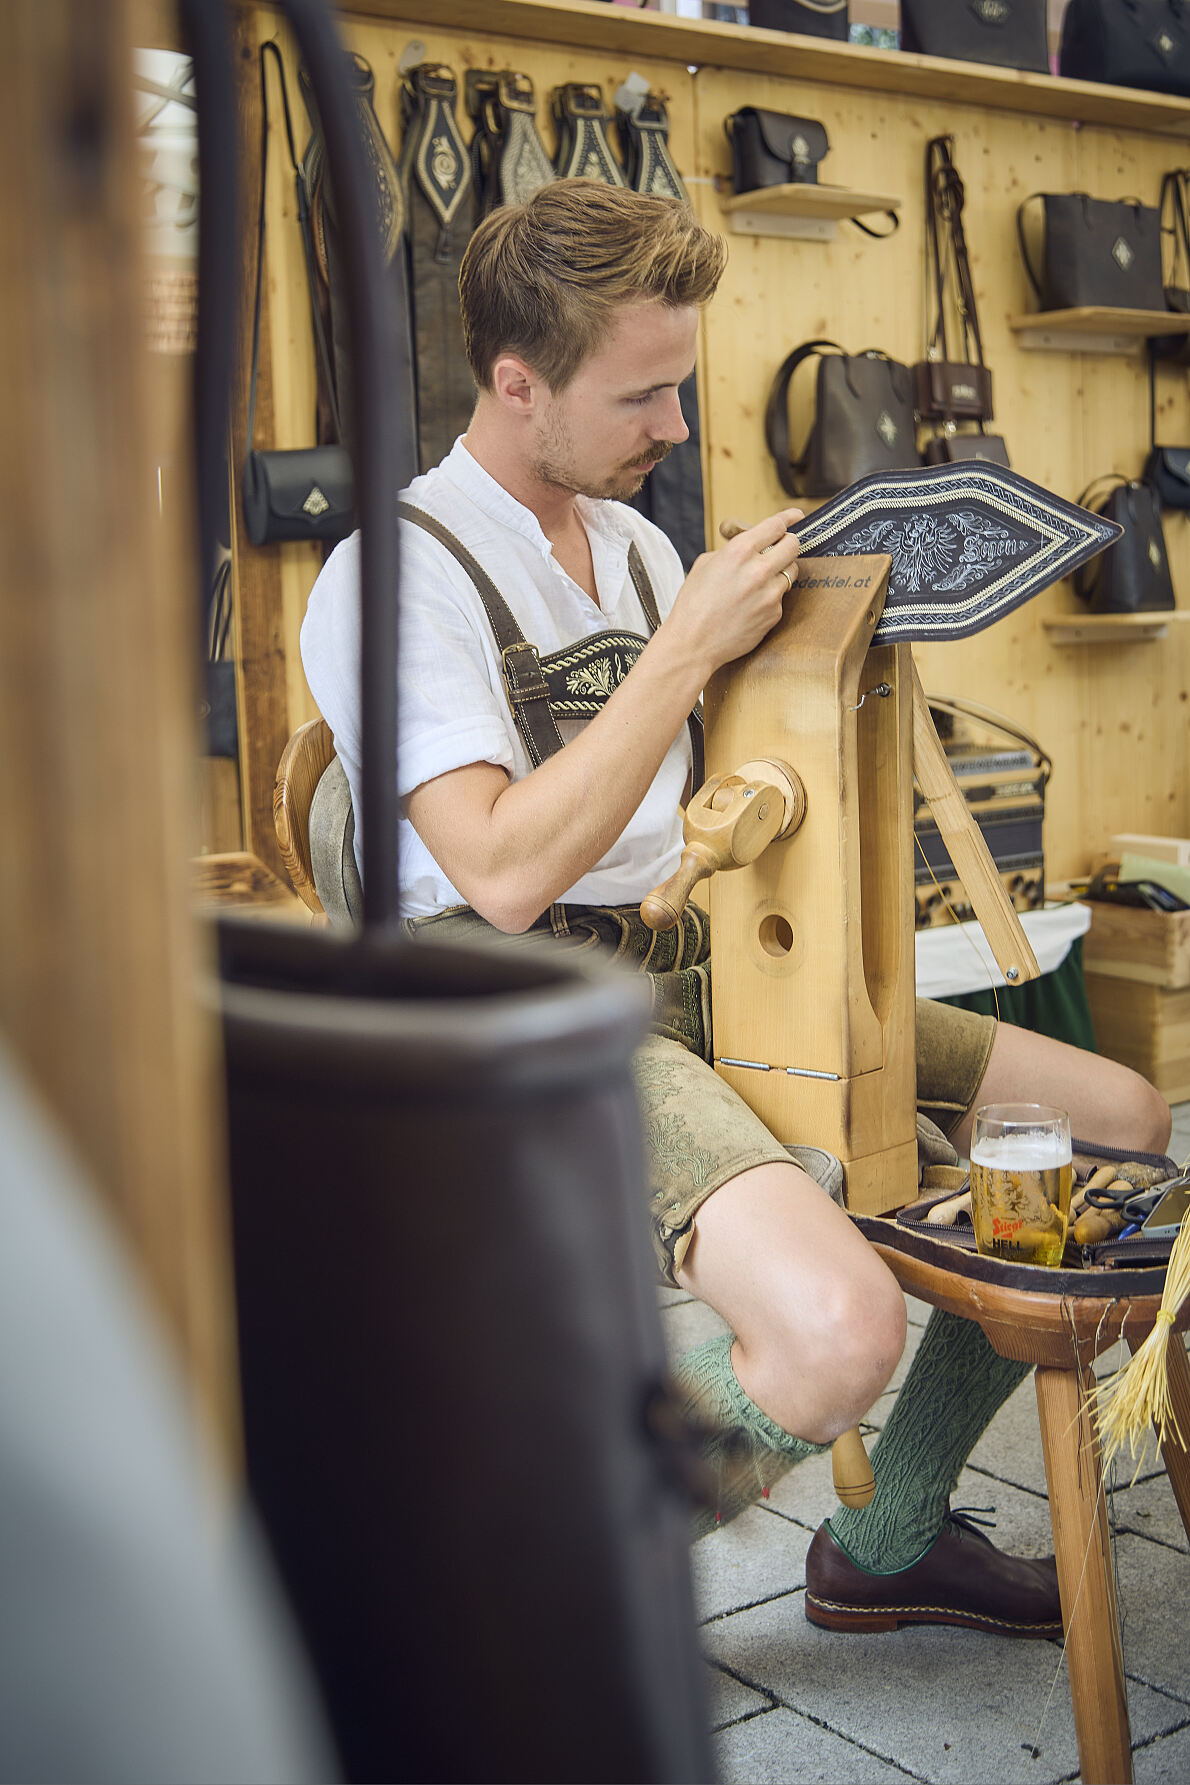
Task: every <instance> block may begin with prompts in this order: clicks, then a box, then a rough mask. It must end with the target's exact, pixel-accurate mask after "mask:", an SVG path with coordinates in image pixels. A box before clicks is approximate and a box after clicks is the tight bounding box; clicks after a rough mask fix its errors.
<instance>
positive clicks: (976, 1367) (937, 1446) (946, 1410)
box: [830, 1308, 1033, 1574]
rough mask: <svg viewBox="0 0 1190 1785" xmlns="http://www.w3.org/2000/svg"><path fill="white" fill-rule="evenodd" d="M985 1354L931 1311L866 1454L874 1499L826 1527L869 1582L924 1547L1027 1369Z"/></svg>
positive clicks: (958, 1318)
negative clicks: (995, 1416)
mask: <svg viewBox="0 0 1190 1785" xmlns="http://www.w3.org/2000/svg"><path fill="white" fill-rule="evenodd" d="M1032 1367H1033V1366H1032V1365H1031V1364H1022V1363H1017V1362H1015V1361H1014V1360H1013V1359H1011V1358H1007V1357H1001V1356H1000V1355H999V1353H998V1352H996V1351H993V1349H992V1347H991V1345H990V1344H989V1343H988V1340H987V1339H986V1338H985V1336H984V1332H983V1328H982V1327H980V1326H978V1325H977V1324H976V1322H975V1321H974V1320H965V1319H964V1318H963V1317H962V1315H960V1314H945V1313H943V1312H942V1311H941V1309H938V1308H935V1309H934V1312H933V1313H932V1314H931V1315H930V1319H929V1324H928V1325H927V1327H926V1330H925V1332H924V1333H923V1335H922V1340H921V1344H920V1345H919V1346H918V1348H917V1354H916V1356H915V1357H914V1359H913V1362H912V1363H911V1364H910V1366H909V1373H908V1375H907V1376H906V1377H905V1382H904V1386H903V1387H902V1389H901V1392H900V1393H899V1394H898V1396H897V1398H896V1402H895V1403H894V1406H893V1410H892V1412H891V1413H890V1414H889V1417H888V1424H887V1425H886V1426H885V1428H884V1430H883V1431H882V1432H881V1434H880V1437H879V1438H878V1439H877V1441H876V1445H875V1448H874V1449H873V1451H872V1474H873V1475H874V1477H875V1479H876V1492H875V1495H874V1496H873V1498H872V1500H871V1501H870V1502H869V1504H868V1505H867V1506H865V1507H862V1508H859V1509H856V1508H854V1507H845V1506H841V1507H840V1508H839V1509H838V1511H837V1512H834V1513H832V1514H831V1518H830V1528H831V1530H832V1531H833V1533H834V1535H835V1537H836V1538H837V1539H838V1541H839V1543H841V1544H842V1546H843V1548H844V1549H845V1550H846V1551H847V1553H848V1555H849V1556H850V1557H851V1559H852V1561H854V1562H856V1563H858V1565H859V1566H860V1567H861V1568H865V1569H867V1570H868V1572H869V1573H870V1574H897V1573H899V1572H900V1570H901V1569H902V1568H911V1567H912V1566H913V1564H914V1562H917V1561H920V1559H921V1557H922V1556H923V1555H924V1554H925V1552H926V1551H927V1550H928V1549H929V1547H930V1545H931V1544H932V1543H933V1541H934V1539H935V1538H936V1537H937V1535H938V1533H939V1531H940V1530H941V1529H942V1522H943V1520H944V1519H945V1517H946V1512H947V1508H948V1506H949V1504H950V1496H951V1494H952V1493H953V1492H954V1490H955V1487H956V1486H957V1484H958V1479H959V1475H960V1474H961V1472H962V1469H963V1465H964V1464H965V1463H966V1461H967V1458H968V1457H969V1456H970V1454H971V1452H972V1450H973V1449H974V1447H975V1445H976V1443H977V1442H978V1441H979V1439H980V1437H981V1436H982V1435H983V1433H984V1432H985V1431H986V1429H987V1427H988V1425H989V1424H990V1422H991V1419H992V1416H993V1414H995V1413H997V1412H998V1411H999V1409H1000V1408H1001V1407H1002V1406H1003V1405H1004V1402H1005V1401H1006V1400H1007V1399H1008V1397H1009V1395H1010V1394H1011V1393H1012V1391H1013V1390H1014V1389H1015V1388H1017V1387H1018V1386H1019V1385H1020V1384H1021V1383H1022V1382H1023V1381H1024V1379H1025V1377H1026V1376H1027V1375H1028V1374H1029V1371H1030V1370H1031V1369H1032Z"/></svg>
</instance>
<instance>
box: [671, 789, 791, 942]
mask: <svg viewBox="0 0 1190 1785" xmlns="http://www.w3.org/2000/svg"><path fill="white" fill-rule="evenodd" d="M805 811H806V794H805V789H804V788H803V786H802V784H801V782H800V780H799V779H798V777H797V776H796V775H795V774H794V772H793V770H792V769H791V768H790V767H789V765H788V763H784V762H765V761H757V762H746V763H744V764H743V766H742V767H741V768H739V769H737V770H736V772H735V774H734V775H712V776H711V778H710V779H709V780H708V781H704V782H703V784H702V786H701V787H700V788H699V790H698V792H697V793H696V794H695V795H694V796H693V797H692V799H691V800H690V801H689V802H688V804H687V806H686V813H685V817H684V818H683V821H682V835H683V837H684V838H685V842H686V847H685V848H684V849H683V851H682V859H681V861H680V862H679V864H678V867H677V869H676V871H675V872H674V873H673V874H671V875H670V877H669V879H668V880H667V881H665V883H664V884H663V885H662V886H655V887H654V888H653V890H652V892H651V893H648V894H647V895H646V896H645V898H643V899H642V900H641V907H640V914H641V917H642V918H643V919H644V921H645V923H647V924H648V926H649V928H650V929H651V930H672V929H673V927H674V925H675V924H676V923H677V921H678V919H679V918H680V917H681V915H682V911H683V910H684V908H685V905H686V901H687V899H688V898H689V897H690V894H691V893H692V892H693V891H694V888H695V887H696V886H697V885H698V882H699V881H700V880H705V879H707V877H708V876H709V875H711V874H714V873H716V872H717V871H718V870H719V869H721V868H742V867H744V866H746V864H747V863H748V862H752V861H755V860H756V858H757V856H758V855H760V854H761V853H762V852H763V851H764V850H765V849H767V848H768V846H769V844H770V843H772V842H773V841H775V839H776V838H777V837H785V836H788V835H789V834H790V832H791V831H794V830H796V829H797V827H798V825H799V824H800V823H801V821H802V819H803V817H804V816H805Z"/></svg>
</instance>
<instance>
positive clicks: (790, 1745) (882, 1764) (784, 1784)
mask: <svg viewBox="0 0 1190 1785" xmlns="http://www.w3.org/2000/svg"><path fill="white" fill-rule="evenodd" d="M715 1755H716V1759H717V1760H718V1763H719V1772H720V1778H721V1780H722V1781H723V1785H731V1782H732V1781H735V1780H739V1781H741V1782H743V1781H746V1782H747V1785H788V1781H790V1780H797V1781H799V1782H800V1781H803V1780H804V1781H807V1782H808V1781H811V1780H821V1781H824V1782H825V1785H844V1782H846V1785H893V1782H894V1781H897V1782H898V1785H904V1781H905V1780H906V1779H907V1778H909V1777H910V1776H911V1775H909V1774H907V1773H905V1772H902V1770H901V1768H900V1767H898V1766H893V1765H891V1764H889V1763H888V1762H887V1761H884V1760H880V1759H878V1758H877V1757H876V1756H875V1755H874V1754H871V1753H869V1752H867V1751H866V1749H865V1748H863V1747H860V1746H858V1745H857V1744H856V1743H855V1742H849V1741H847V1740H845V1739H844V1738H843V1737H842V1736H838V1735H835V1734H833V1732H832V1731H831V1730H829V1729H823V1728H821V1727H820V1726H819V1725H818V1724H817V1723H812V1722H810V1720H809V1718H808V1717H799V1716H797V1715H796V1714H795V1713H794V1712H793V1711H787V1710H772V1711H768V1712H767V1713H766V1714H765V1715H764V1716H761V1717H749V1718H748V1720H747V1722H745V1723H737V1724H735V1725H734V1727H732V1728H730V1729H724V1730H722V1731H720V1733H719V1735H717V1736H716V1738H715Z"/></svg>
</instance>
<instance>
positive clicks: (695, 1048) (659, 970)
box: [406, 905, 996, 1285]
mask: <svg viewBox="0 0 1190 1785" xmlns="http://www.w3.org/2000/svg"><path fill="white" fill-rule="evenodd" d="M406 927H407V929H408V930H409V932H410V933H411V934H417V933H419V932H422V931H424V930H427V929H429V928H431V927H432V928H433V932H434V935H435V936H436V937H437V936H453V937H456V938H457V939H459V940H460V941H475V940H478V939H480V938H481V937H482V938H487V939H490V940H492V941H493V942H498V943H503V944H505V945H508V946H514V947H515V946H516V944H517V943H518V942H520V941H521V940H522V937H520V936H503V935H502V934H501V932H499V931H497V930H495V929H494V928H493V927H492V925H491V924H489V923H487V922H486V920H485V919H484V918H482V917H480V916H479V914H478V913H477V912H475V911H472V910H471V909H470V907H468V906H461V907H458V908H456V909H454V910H452V911H446V912H443V913H441V914H440V915H438V916H435V917H430V918H412V919H410V920H408V922H407V926H406ZM543 935H545V936H553V937H554V938H555V939H556V940H557V942H558V943H559V944H560V945H561V946H564V947H570V948H581V949H583V950H587V949H597V950H598V951H600V952H601V953H606V954H607V955H608V956H609V957H610V958H612V959H616V960H619V961H620V962H621V963H622V964H624V965H627V966H629V967H632V968H635V969H636V970H638V971H641V972H647V973H648V974H649V975H650V977H651V978H652V981H653V1010H652V1028H653V1032H652V1033H651V1034H650V1035H648V1036H647V1037H646V1039H645V1041H644V1042H643V1043H642V1044H641V1046H640V1047H639V1048H638V1049H637V1051H636V1054H635V1056H634V1058H633V1076H634V1079H635V1082H636V1090H637V1097H638V1100H639V1103H640V1111H641V1121H642V1125H643V1129H644V1139H645V1154H646V1163H647V1170H648V1176H649V1195H650V1208H651V1212H652V1227H653V1245H654V1250H655V1252H656V1256H657V1264H658V1267H659V1269H660V1272H661V1275H662V1278H663V1279H664V1281H665V1282H666V1283H669V1284H671V1285H674V1284H676V1272H677V1271H678V1270H679V1269H680V1268H681V1264H682V1260H683V1258H684V1257H685V1254H686V1251H687V1248H688V1247H689V1245H690V1241H691V1240H692V1238H693V1237H694V1219H695V1216H696V1215H697V1213H698V1210H699V1209H700V1208H701V1206H702V1204H703V1203H704V1202H705V1201H706V1199H707V1197H708V1196H710V1195H712V1194H713V1193H714V1191H716V1190H718V1189H719V1187H720V1185H722V1184H725V1183H727V1182H728V1180H729V1179H731V1178H734V1177H738V1176H739V1174H740V1173H741V1172H743V1171H747V1170H749V1169H750V1168H751V1167H752V1166H755V1165H767V1164H771V1163H774V1162H780V1163H782V1164H788V1163H789V1154H788V1153H787V1152H786V1150H785V1148H784V1146H783V1145H782V1144H781V1143H780V1142H779V1141H778V1140H776V1139H775V1138H774V1137H773V1135H772V1134H771V1133H770V1132H769V1130H768V1129H767V1128H766V1127H765V1125H764V1123H763V1122H762V1121H761V1120H760V1118H759V1116H756V1115H754V1114H753V1113H752V1111H751V1110H750V1109H749V1108H748V1106H747V1104H746V1103H745V1102H744V1101H743V1099H742V1098H741V1097H739V1096H738V1095H737V1094H736V1092H735V1091H733V1090H732V1088H731V1086H730V1085H729V1084H727V1082H726V1081H725V1080H724V1079H722V1078H720V1077H719V1075H718V1073H717V1072H715V1070H714V1068H713V1067H712V1065H711V1064H710V1061H711V956H710V923H709V920H708V919H707V917H706V914H705V913H704V912H702V911H700V910H699V909H698V908H697V907H696V906H687V908H686V911H685V912H684V913H683V923H682V924H681V925H679V927H678V928H677V929H676V930H672V931H668V932H666V933H664V934H663V935H660V936H658V935H655V934H654V933H653V931H651V930H649V929H647V928H646V926H645V925H644V924H643V922H642V921H641V918H640V913H639V910H638V909H637V907H636V906H624V905H618V906H606V907H603V906H585V905H584V906H575V905H566V906H563V905H554V906H551V908H550V910H549V911H548V912H546V913H544V915H543V916H542V917H540V918H539V919H538V920H537V922H536V923H535V924H534V925H533V926H532V928H531V929H530V930H528V931H526V932H525V933H524V936H525V938H528V937H541V936H543ZM995 1033H996V1019H995V1018H994V1017H990V1016H981V1015H978V1014H976V1013H975V1012H972V1011H967V1010H958V1009H955V1008H954V1007H953V1006H951V1005H948V1004H936V1003H934V1002H933V1001H932V1000H930V999H926V998H919V999H918V1000H917V1102H918V1109H919V1110H920V1111H921V1113H922V1114H923V1115H926V1116H928V1117H929V1118H930V1119H931V1120H932V1121H933V1122H935V1123H936V1124H937V1125H938V1127H939V1128H941V1130H942V1132H943V1133H944V1134H950V1133H951V1132H952V1131H953V1130H954V1129H955V1128H956V1127H957V1126H958V1124H959V1122H960V1121H961V1120H962V1118H963V1116H964V1115H965V1114H966V1112H967V1111H968V1110H969V1109H970V1108H971V1106H972V1104H973V1103H974V1102H975V1098H976V1095H977V1093H978V1091H979V1086H980V1084H981V1082H982V1080H983V1075H984V1072H985V1071H986V1069H987V1063H988V1057H989V1055H990V1053H991V1049H992V1040H993V1038H994V1036H995ZM810 1138H812V1137H807V1139H810Z"/></svg>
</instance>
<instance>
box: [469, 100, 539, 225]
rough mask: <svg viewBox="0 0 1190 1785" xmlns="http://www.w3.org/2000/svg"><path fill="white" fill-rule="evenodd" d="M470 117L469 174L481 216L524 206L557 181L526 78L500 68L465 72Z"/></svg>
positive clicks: (534, 101)
mask: <svg viewBox="0 0 1190 1785" xmlns="http://www.w3.org/2000/svg"><path fill="white" fill-rule="evenodd" d="M465 95H466V104H467V113H468V116H470V117H472V118H474V119H475V135H474V136H473V137H472V138H471V168H472V172H473V174H474V176H475V184H476V188H477V190H478V192H479V203H480V210H481V212H482V214H483V215H484V216H486V215H487V213H488V212H489V211H494V210H495V209H496V207H497V206H498V205H516V204H523V203H524V202H525V200H526V199H529V198H532V196H533V194H534V193H535V192H537V191H539V190H540V188H541V187H542V186H548V185H549V183H550V181H551V180H555V179H557V177H558V176H557V175H556V174H555V172H554V168H553V163H552V162H551V161H550V158H549V156H548V155H547V154H546V152H545V144H544V143H543V142H542V140H541V138H540V137H539V136H538V134H537V124H536V122H535V113H536V100H535V98H534V94H533V82H532V81H531V80H530V79H529V77H528V75H527V74H518V73H517V72H516V70H515V69H512V68H502V69H500V70H498V71H497V72H495V73H493V72H492V70H490V69H487V68H469V69H468V70H467V80H466V88H465Z"/></svg>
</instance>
